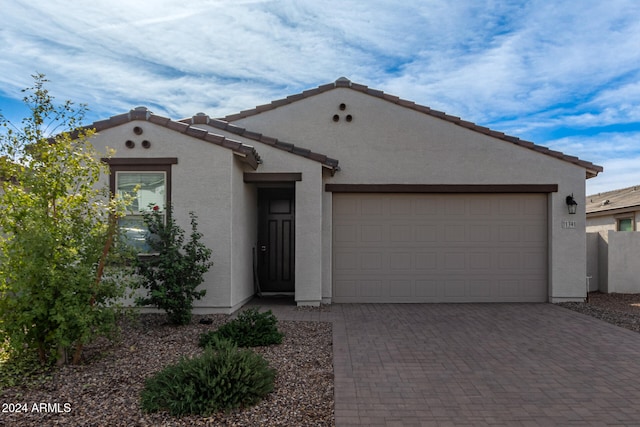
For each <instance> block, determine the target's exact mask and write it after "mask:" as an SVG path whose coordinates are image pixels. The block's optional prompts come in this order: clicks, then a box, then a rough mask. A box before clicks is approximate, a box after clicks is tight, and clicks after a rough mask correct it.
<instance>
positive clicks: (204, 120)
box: [178, 85, 340, 174]
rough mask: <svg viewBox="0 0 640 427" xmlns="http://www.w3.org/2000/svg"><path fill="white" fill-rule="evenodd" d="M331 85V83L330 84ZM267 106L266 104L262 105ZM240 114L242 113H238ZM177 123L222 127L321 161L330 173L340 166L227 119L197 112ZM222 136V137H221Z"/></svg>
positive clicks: (322, 155) (321, 156)
mask: <svg viewBox="0 0 640 427" xmlns="http://www.w3.org/2000/svg"><path fill="white" fill-rule="evenodd" d="M332 87H333V85H332ZM264 107H267V106H264ZM269 108H270V109H271V108H272V107H271V106H270V105H269ZM240 114H242V113H240ZM178 123H180V124H182V125H184V126H190V125H191V124H206V125H209V126H212V127H214V128H216V129H222V130H225V131H227V132H231V133H234V134H236V135H240V136H242V137H244V138H247V139H252V140H254V141H258V142H261V143H263V144H267V145H270V146H272V147H275V148H278V149H280V150H284V151H288V152H290V153H293V154H295V155H298V156H302V157H306V158H308V159H311V160H315V161H317V162H320V163H322V165H323V166H324V167H326V168H328V169H330V170H331V173H332V174H334V173H335V172H336V171H338V170H340V168H339V167H338V160H336V159H332V158H329V157H327V156H325V155H324V154H320V153H314V152H313V151H311V150H309V149H307V148H303V147H298V146H296V145H294V144H291V143H288V142H285V141H279V140H278V139H277V138H273V137H270V136H266V135H262V134H261V133H258V132H254V131H251V130H248V129H245V128H243V127H240V126H237V125H234V124H233V123H229V122H227V121H224V120H220V119H214V118H211V117H209V116H207V115H204V114H202V113H198V114H197V115H195V116H193V117H190V118H186V119H182V120H180V121H179V122H178ZM222 138H224V137H222Z"/></svg>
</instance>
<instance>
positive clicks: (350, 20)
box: [0, 0, 640, 185]
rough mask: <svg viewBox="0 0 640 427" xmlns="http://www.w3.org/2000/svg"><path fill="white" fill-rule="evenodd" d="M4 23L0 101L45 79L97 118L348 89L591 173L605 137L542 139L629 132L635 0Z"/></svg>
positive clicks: (225, 107) (169, 4)
mask: <svg viewBox="0 0 640 427" xmlns="http://www.w3.org/2000/svg"><path fill="white" fill-rule="evenodd" d="M3 17H4V19H3V25H2V28H0V45H1V46H3V48H2V49H3V52H2V53H3V54H2V55H0V68H1V69H2V70H3V72H2V73H0V93H3V94H9V93H12V94H15V95H14V96H15V97H21V94H20V92H19V91H20V89H22V88H24V87H27V86H28V85H30V84H31V79H30V77H29V75H30V74H33V73H34V72H36V71H37V72H43V73H45V74H46V75H47V77H48V78H49V79H50V80H51V85H50V90H51V92H52V93H53V94H54V95H55V96H56V97H57V98H59V99H73V100H74V101H76V102H82V103H87V104H89V107H90V108H91V109H92V110H93V111H94V112H95V114H96V115H98V116H100V117H101V118H102V117H107V116H110V115H113V114H119V113H122V112H126V111H128V110H129V109H130V108H133V107H136V106H139V105H146V106H149V107H150V109H152V110H153V111H154V112H156V113H158V114H162V115H167V116H170V117H186V116H190V115H192V114H195V113H197V112H200V111H202V112H205V113H207V114H210V115H213V116H223V115H226V114H229V113H233V112H236V111H240V110H243V109H247V108H252V107H254V106H256V105H259V104H264V103H267V102H269V101H271V100H273V99H279V98H282V97H285V96H287V95H290V94H294V93H297V92H300V91H302V90H304V89H307V88H310V87H313V86H316V85H318V84H324V83H328V82H331V81H334V80H335V79H336V78H338V77H340V76H346V77H348V78H350V79H352V80H354V81H356V82H359V83H363V84H367V85H369V86H371V87H374V88H377V89H382V90H385V91H386V92H388V93H392V94H394V95H398V96H400V97H403V98H406V99H410V100H413V101H416V102H417V103H420V104H425V105H428V106H430V107H432V108H436V109H440V110H443V111H445V112H447V113H449V114H452V115H457V116H461V117H463V118H464V119H466V120H471V121H475V122H477V123H479V124H482V125H488V126H490V127H492V128H495V129H496V130H500V131H504V132H507V133H510V134H513V135H516V136H521V137H523V138H527V135H534V136H536V137H540V136H542V140H540V139H537V138H536V140H535V141H534V142H536V143H540V144H542V145H548V146H553V145H554V144H557V145H558V146H565V147H566V148H567V150H562V151H566V152H567V153H569V154H574V155H579V156H580V157H583V158H586V159H588V160H593V161H596V162H597V161H598V160H599V159H602V160H610V159H613V160H615V159H617V157H616V154H615V153H616V151H615V150H613V151H611V150H608V151H604V152H603V153H604V154H602V155H601V154H600V153H601V152H599V151H598V150H597V149H596V148H589V147H597V146H598V145H602V146H605V145H606V144H607V142H606V140H605V139H602V140H596V139H594V138H591V139H589V138H586V139H578V138H577V137H576V138H574V139H572V141H573V142H571V141H566V142H563V141H548V139H551V138H546V139H545V138H544V135H545V134H550V133H549V132H552V131H553V130H557V129H563V134H569V133H571V132H570V130H571V129H576V134H578V133H579V132H578V131H581V130H582V131H583V130H585V129H589V128H593V127H604V126H610V125H616V124H620V123H626V124H628V123H634V122H635V123H637V122H638V121H640V107H639V106H640V84H639V83H638V81H639V80H640V66H639V64H640V49H638V46H640V19H639V18H640V3H638V2H636V1H634V0H611V1H607V2H602V1H599V0H584V1H581V2H580V5H579V6H577V5H576V3H575V2H571V1H557V2H549V1H545V0H529V1H521V0H510V1H499V2H497V1H491V0H485V1H456V2H442V1H439V0H421V1H418V0H416V1H405V2H396V1H391V0H370V1H366V2H364V1H356V0H340V1H339V0H325V1H322V2H318V1H315V0H304V1H302V0H301V1H294V0H281V1H275V0H273V1H239V0H200V1H197V0H194V1H193V2H191V3H188V4H185V3H184V2H180V1H178V0H155V1H151V0H146V1H145V0H138V1H135V2H130V1H125V0H92V1H91V2H76V3H74V4H73V7H69V5H68V3H67V2H63V1H61V0H49V1H47V2H37V3H34V2H29V1H26V0H14V1H12V2H10V3H9V4H8V5H7V7H5V8H3ZM611 136H612V135H608V136H607V137H611ZM577 141H581V142H577ZM571 144H574V145H571ZM575 144H583V145H584V146H583V147H580V146H576V145H575ZM629 144H631V143H629ZM609 147H610V148H611V146H610V145H609ZM629 150H630V151H629V153H635V152H637V151H638V150H637V149H635V148H630V149H629ZM607 156H610V157H607ZM627 157H630V155H627ZM616 161H617V160H616ZM603 163H604V162H600V164H603ZM623 167H624V165H622V163H616V164H614V169H620V170H621V171H623V169H622V168H623ZM616 173H617V172H616ZM623 173H624V172H621V174H623ZM609 174H611V172H610V168H607V172H606V173H605V174H604V175H603V176H608V175H609ZM597 179H598V180H599V179H600V178H597ZM590 181H594V180H590ZM594 182H595V181H594ZM589 185H590V184H589Z"/></svg>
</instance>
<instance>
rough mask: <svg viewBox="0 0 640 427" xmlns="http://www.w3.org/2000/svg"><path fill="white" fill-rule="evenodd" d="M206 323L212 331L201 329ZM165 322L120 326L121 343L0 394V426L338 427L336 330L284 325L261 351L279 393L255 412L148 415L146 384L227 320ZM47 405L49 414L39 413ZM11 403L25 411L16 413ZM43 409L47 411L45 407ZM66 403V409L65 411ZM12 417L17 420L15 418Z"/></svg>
mask: <svg viewBox="0 0 640 427" xmlns="http://www.w3.org/2000/svg"><path fill="white" fill-rule="evenodd" d="M202 317H206V318H208V319H211V320H212V321H213V324H211V325H202V324H200V323H199V320H200V319H201V318H202ZM164 319H165V318H164V316H162V315H151V314H144V315H140V316H139V318H138V319H136V320H135V321H128V322H124V323H123V329H122V334H121V337H120V339H119V340H118V342H117V343H116V344H115V345H114V344H110V343H109V342H107V341H106V340H100V341H98V342H96V343H94V344H92V345H90V346H88V347H87V348H86V350H85V352H84V361H83V363H82V364H81V365H78V366H65V367H63V368H61V369H60V370H58V371H56V372H55V373H54V374H53V376H52V378H51V379H50V380H48V381H47V382H45V383H44V384H43V385H41V386H39V387H37V388H32V389H22V388H12V389H7V390H4V391H3V392H0V403H2V404H3V406H4V405H5V404H6V405H7V407H6V408H5V409H7V410H9V409H13V411H8V412H4V413H0V425H2V426H67V425H68V426H204V425H212V426H302V425H304V426H333V425H334V424H335V423H334V416H333V352H332V335H331V324H330V323H321V322H289V321H279V322H278V329H279V330H280V331H281V332H283V333H284V339H283V341H282V344H280V345H276V346H269V347H257V348H254V349H253V350H254V351H256V352H257V353H259V354H261V355H263V356H264V357H265V359H267V360H268V361H269V364H270V365H271V366H272V367H273V368H275V369H276V370H277V375H276V380H275V388H274V391H273V392H271V393H270V394H269V395H268V396H267V397H266V398H265V399H264V400H263V401H262V402H260V403H259V404H257V405H256V406H253V407H250V408H244V409H238V410H234V411H232V412H230V413H219V414H215V415H213V416H211V417H208V418H204V417H200V416H187V417H182V418H175V417H171V416H170V415H169V414H167V413H154V414H147V413H143V412H142V411H141V409H140V403H139V402H140V391H141V390H142V389H143V387H144V380H145V378H147V377H149V376H151V375H153V374H154V373H155V372H157V371H159V370H161V369H162V368H163V367H165V366H166V365H168V364H171V363H174V362H177V361H178V360H179V359H180V358H181V357H182V356H187V357H191V356H194V355H198V354H201V352H202V349H201V348H199V347H198V345H197V343H198V337H199V336H200V333H202V332H205V331H209V330H214V329H217V328H218V327H219V326H220V325H222V324H223V323H225V322H226V321H227V320H228V319H229V317H228V316H226V315H212V316H194V320H193V321H192V323H191V324H190V325H188V326H182V327H172V326H169V325H166V324H164V321H165V320H164ZM42 403H44V404H45V407H43V409H45V411H43V412H38V410H35V411H34V406H33V405H34V404H36V409H40V404H42ZM9 404H20V405H23V404H25V405H26V408H27V411H26V412H24V411H22V410H21V409H22V408H23V407H22V406H21V408H19V409H20V410H19V411H18V412H15V409H16V407H15V406H14V407H13V408H9V407H8V405H9ZM46 404H49V406H48V407H46ZM65 404H66V405H65ZM11 412H13V413H11Z"/></svg>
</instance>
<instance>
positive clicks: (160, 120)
mask: <svg viewBox="0 0 640 427" xmlns="http://www.w3.org/2000/svg"><path fill="white" fill-rule="evenodd" d="M135 120H144V121H148V122H149V123H154V124H156V125H159V126H164V127H166V128H167V129H171V130H173V131H176V132H179V133H183V134H185V135H189V136H191V137H193V138H198V139H201V140H203V141H206V142H210V143H212V144H215V145H219V146H220V147H224V148H227V149H229V150H231V151H233V153H234V154H236V155H238V156H240V157H241V158H242V159H243V160H244V161H245V162H246V163H248V164H249V165H251V167H252V168H253V169H256V168H257V167H258V164H259V163H261V160H260V156H259V155H258V152H257V151H256V150H255V148H254V147H252V146H251V145H246V144H243V143H241V142H238V141H234V140H232V139H228V138H226V137H225V136H222V135H216V134H214V133H212V132H208V131H206V130H204V129H201V128H198V127H195V126H191V125H189V124H187V123H183V122H178V121H174V120H171V119H169V118H167V117H162V116H157V115H155V114H153V113H152V112H151V111H149V110H148V109H147V108H146V107H137V108H135V109H133V110H131V111H129V112H128V113H125V114H120V115H117V116H112V117H111V118H109V119H106V120H101V121H97V122H94V123H93V124H92V125H89V126H87V128H90V129H91V128H94V129H95V130H96V132H100V131H102V130H105V129H109V128H113V127H116V126H119V125H122V124H124V123H128V122H133V121H135Z"/></svg>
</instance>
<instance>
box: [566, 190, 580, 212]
mask: <svg viewBox="0 0 640 427" xmlns="http://www.w3.org/2000/svg"><path fill="white" fill-rule="evenodd" d="M567 209H568V210H569V213H570V214H571V215H573V214H575V213H576V210H577V209H578V202H576V199H574V198H573V193H571V195H570V196H567Z"/></svg>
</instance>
